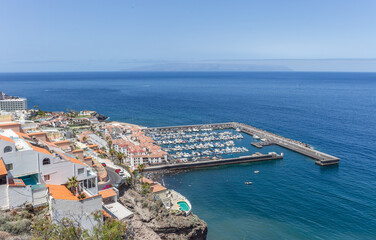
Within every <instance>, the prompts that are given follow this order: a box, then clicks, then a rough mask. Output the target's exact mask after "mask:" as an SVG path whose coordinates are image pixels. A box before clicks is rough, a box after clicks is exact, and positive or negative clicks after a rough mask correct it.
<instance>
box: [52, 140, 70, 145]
mask: <svg viewBox="0 0 376 240" xmlns="http://www.w3.org/2000/svg"><path fill="white" fill-rule="evenodd" d="M61 143H70V141H69V140H63V141H57V142H54V144H61Z"/></svg>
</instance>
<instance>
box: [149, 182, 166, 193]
mask: <svg viewBox="0 0 376 240" xmlns="http://www.w3.org/2000/svg"><path fill="white" fill-rule="evenodd" d="M151 189H153V193H156V192H161V191H164V190H166V189H167V188H165V187H163V186H162V185H160V184H155V185H153V186H151Z"/></svg>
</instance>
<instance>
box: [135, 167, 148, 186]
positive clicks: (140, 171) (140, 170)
mask: <svg viewBox="0 0 376 240" xmlns="http://www.w3.org/2000/svg"><path fill="white" fill-rule="evenodd" d="M145 167H146V166H145V164H140V165H138V167H137V169H138V172H139V173H140V174H141V184H143V183H144V182H143V176H142V172H143V171H144V169H145Z"/></svg>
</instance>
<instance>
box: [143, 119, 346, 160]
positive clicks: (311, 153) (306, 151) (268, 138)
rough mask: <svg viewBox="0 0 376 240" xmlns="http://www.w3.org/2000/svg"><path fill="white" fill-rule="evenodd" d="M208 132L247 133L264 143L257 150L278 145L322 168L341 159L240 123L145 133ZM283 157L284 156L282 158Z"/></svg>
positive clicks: (149, 129)
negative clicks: (309, 159)
mask: <svg viewBox="0 0 376 240" xmlns="http://www.w3.org/2000/svg"><path fill="white" fill-rule="evenodd" d="M192 129H194V130H199V131H207V130H222V129H235V130H237V131H239V132H243V133H246V134H248V135H251V136H257V137H259V138H261V139H262V142H257V143H254V144H252V145H254V146H255V147H257V148H262V147H263V146H269V145H278V146H281V147H284V148H287V149H289V150H292V151H295V152H297V153H300V154H303V155H305V156H308V157H310V158H312V159H314V160H315V163H316V164H318V165H320V166H328V165H336V164H338V163H339V158H338V157H335V156H332V155H329V154H326V153H323V152H320V151H317V150H315V149H313V148H312V147H311V146H309V145H308V144H306V143H302V142H299V141H296V140H293V139H289V138H285V137H283V136H280V135H277V134H274V133H271V132H268V131H265V130H262V129H259V128H256V127H253V126H250V125H247V124H244V123H238V122H228V123H214V124H197V125H183V126H169V127H156V128H146V129H144V131H145V132H153V131H179V130H183V131H192ZM282 157H283V156H282Z"/></svg>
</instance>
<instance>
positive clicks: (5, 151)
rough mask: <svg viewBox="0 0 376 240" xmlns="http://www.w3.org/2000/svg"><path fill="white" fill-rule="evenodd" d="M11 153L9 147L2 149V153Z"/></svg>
mask: <svg viewBox="0 0 376 240" xmlns="http://www.w3.org/2000/svg"><path fill="white" fill-rule="evenodd" d="M11 151H12V147H11V146H6V147H5V148H4V153H8V152H11Z"/></svg>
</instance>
